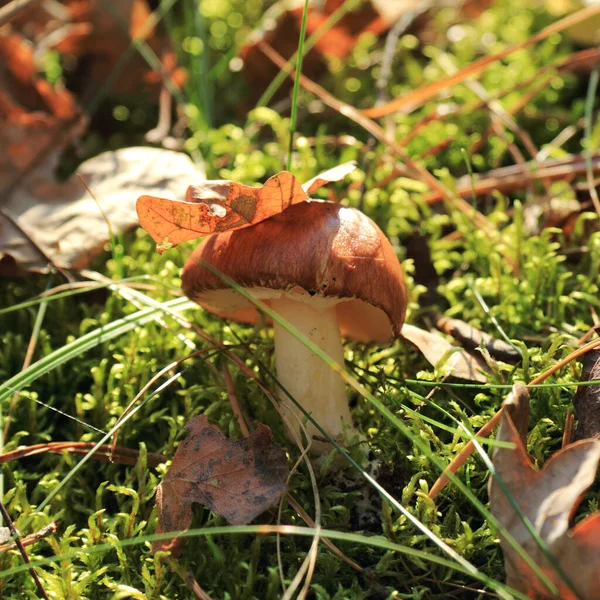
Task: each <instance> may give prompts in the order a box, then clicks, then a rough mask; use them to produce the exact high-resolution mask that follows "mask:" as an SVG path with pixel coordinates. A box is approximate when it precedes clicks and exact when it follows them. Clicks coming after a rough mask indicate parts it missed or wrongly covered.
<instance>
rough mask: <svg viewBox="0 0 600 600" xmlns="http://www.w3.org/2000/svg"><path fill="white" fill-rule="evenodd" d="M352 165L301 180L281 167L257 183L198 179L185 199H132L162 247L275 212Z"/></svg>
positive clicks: (304, 198) (304, 197)
mask: <svg viewBox="0 0 600 600" xmlns="http://www.w3.org/2000/svg"><path fill="white" fill-rule="evenodd" d="M355 166H356V165H355V164H354V163H353V162H351V163H344V164H342V165H339V166H338V167H335V168H333V169H330V170H329V171H326V172H325V173H321V174H320V175H317V176H316V177H314V178H313V179H311V180H310V181H308V182H307V183H306V184H304V186H301V185H300V182H299V181H298V180H297V179H296V178H295V177H294V176H293V175H292V174H291V173H289V172H288V171H282V172H281V173H278V174H277V175H273V177H270V178H269V179H267V181H266V182H265V184H264V185H263V186H262V187H253V186H250V185H244V184H242V183H237V182H235V181H228V180H207V181H203V182H202V183H200V184H199V185H193V186H190V187H189V188H188V190H187V193H186V195H185V201H177V200H175V201H173V200H169V199H166V198H157V197H154V196H142V197H140V198H138V201H137V211H138V215H139V218H140V225H141V226H142V227H143V228H144V229H145V230H146V231H147V232H148V233H149V234H150V235H151V236H152V239H153V240H154V241H155V242H156V243H157V244H159V246H158V251H159V252H164V251H165V250H166V249H168V248H171V247H173V246H176V245H177V244H181V243H182V242H187V241H189V240H195V239H197V238H200V237H203V236H205V235H208V234H211V233H221V232H224V231H230V230H232V229H240V228H242V227H249V226H250V225H255V224H256V223H260V222H261V221H264V220H265V219H268V218H270V217H273V216H275V215H278V214H279V213H281V212H283V211H284V210H285V209H286V208H289V207H290V206H293V205H294V204H299V203H300V202H306V201H307V200H309V197H308V193H309V192H313V191H315V190H317V189H318V188H320V187H322V186H323V185H325V184H327V183H330V182H332V181H339V180H340V179H343V178H344V177H345V176H346V175H347V174H348V173H350V172H351V171H352V170H354V168H355ZM305 190H306V191H305Z"/></svg>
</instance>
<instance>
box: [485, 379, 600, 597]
mask: <svg viewBox="0 0 600 600" xmlns="http://www.w3.org/2000/svg"><path fill="white" fill-rule="evenodd" d="M528 421H529V395H528V393H527V390H526V388H525V387H524V386H523V385H520V384H516V385H514V386H513V390H512V392H511V393H510V394H509V395H508V396H507V398H506V400H505V401H504V411H503V414H502V418H501V421H500V430H499V432H498V436H497V439H498V440H500V441H502V442H510V443H512V444H514V448H513V449H510V448H501V447H497V448H496V450H495V451H494V459H493V460H494V466H495V469H496V473H497V475H498V476H499V477H500V478H501V480H502V481H503V482H504V484H505V486H506V488H508V490H509V491H510V494H511V495H512V497H513V498H514V500H515V501H516V503H517V504H518V505H519V507H520V509H521V511H522V512H523V514H524V515H525V517H527V519H528V520H529V521H530V522H531V524H532V526H533V527H534V529H535V531H536V532H537V534H538V535H539V536H540V537H541V538H542V540H544V542H545V543H546V544H547V546H548V548H549V550H550V552H551V553H552V555H553V556H554V560H555V562H556V564H558V565H559V566H560V570H561V571H562V573H563V574H564V575H565V576H566V577H567V578H568V579H569V581H570V582H571V584H572V585H573V586H574V588H575V590H576V591H577V594H575V593H574V591H573V590H572V589H571V587H569V585H568V584H567V583H566V582H565V580H564V577H563V575H561V574H559V573H558V572H557V571H556V570H555V568H554V566H553V565H552V563H551V562H550V561H549V560H548V558H547V557H546V555H545V554H544V553H543V552H542V550H541V549H540V547H539V545H538V543H537V542H536V541H535V540H534V539H533V538H532V536H531V534H530V533H529V531H528V530H527V528H526V527H525V525H524V523H523V522H522V520H521V519H520V518H519V516H518V514H517V513H516V511H515V509H514V508H513V506H512V504H511V503H510V501H509V499H508V497H507V495H506V494H505V492H504V491H503V489H502V487H501V486H500V484H499V483H498V481H497V479H496V478H495V477H494V478H492V479H490V508H491V511H492V513H493V514H494V516H495V517H496V518H497V519H498V520H499V521H500V522H501V523H502V524H503V525H504V526H505V527H506V528H507V529H508V531H509V532H510V534H511V535H512V536H513V537H514V538H515V539H516V541H517V542H518V543H519V544H520V545H521V547H522V548H523V549H524V550H525V551H526V552H527V554H528V555H529V556H530V557H531V558H532V559H533V560H534V561H535V562H536V563H537V565H538V566H539V567H540V568H541V570H542V571H543V572H544V574H545V575H546V576H547V577H548V579H549V580H550V581H551V582H552V583H553V584H554V585H555V586H556V588H557V589H558V594H556V595H554V594H552V593H550V592H549V591H548V589H547V588H546V586H545V585H544V584H543V583H542V581H540V579H539V578H538V577H537V575H536V574H535V573H534V571H533V570H532V569H531V568H530V567H529V566H528V565H527V564H526V563H525V562H524V561H523V559H522V558H521V557H520V556H519V555H518V554H517V553H516V552H515V551H514V550H513V549H512V548H511V546H510V545H509V544H508V543H507V542H506V540H505V539H503V538H501V546H502V550H503V551H504V558H505V562H506V575H507V581H506V583H507V584H508V585H509V586H511V587H512V588H515V589H516V590H519V591H520V592H523V593H524V594H526V595H527V596H528V597H529V598H535V599H537V600H544V599H546V598H548V599H550V598H560V599H561V600H576V599H577V600H600V585H599V581H600V513H598V512H597V513H594V514H592V515H590V516H588V517H586V518H584V519H583V520H582V521H580V522H579V523H577V524H576V525H575V527H573V528H572V529H570V520H571V517H572V516H573V514H574V513H575V510H576V508H577V505H578V504H579V502H580V500H581V497H582V494H583V493H584V492H585V490H586V489H587V488H588V487H589V486H590V485H591V484H592V483H593V481H594V479H595V477H596V471H597V469H598V463H599V461H600V441H598V440H583V441H580V442H576V443H574V444H571V445H570V446H567V447H566V448H564V449H563V450H560V451H559V452H557V453H556V454H555V455H554V456H553V457H552V458H551V459H550V460H549V461H548V462H547V463H546V465H544V468H543V469H542V470H541V471H539V470H538V469H536V468H535V467H534V465H533V463H532V460H531V459H530V457H529V456H528V454H527V449H526V446H525V441H524V440H525V433H526V431H527V425H528Z"/></svg>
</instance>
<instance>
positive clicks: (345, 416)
mask: <svg viewBox="0 0 600 600" xmlns="http://www.w3.org/2000/svg"><path fill="white" fill-rule="evenodd" d="M290 295H291V294H282V295H281V297H280V298H278V299H276V300H271V306H272V308H273V310H275V311H276V312H277V313H279V314H280V315H281V316H282V317H283V318H284V319H285V320H286V321H287V322H288V323H290V324H291V325H293V326H294V327H295V328H296V329H298V330H299V331H300V332H301V333H303V334H304V335H305V336H306V337H307V338H308V339H309V340H311V341H312V342H313V343H314V344H316V345H317V346H318V347H319V348H320V349H321V350H323V352H325V354H327V355H328V356H329V357H330V358H332V359H333V360H334V361H335V362H336V363H337V364H338V365H341V366H343V364H344V348H343V346H342V340H341V336H340V329H339V325H338V319H337V314H336V307H335V304H333V303H327V304H325V303H323V304H321V305H320V306H317V307H315V306H311V305H310V304H309V303H310V301H311V298H310V297H309V296H300V295H297V298H298V299H292V298H290ZM304 298H306V300H305V299H304ZM274 327H275V363H276V368H277V377H278V379H279V381H280V382H281V384H282V385H283V387H284V388H285V389H286V390H287V391H288V392H289V393H290V394H291V395H292V396H293V397H294V398H295V399H296V401H297V402H298V403H299V404H301V405H302V407H303V408H304V409H305V410H306V411H307V412H309V413H310V414H311V416H312V417H313V419H314V420H315V421H316V422H317V423H319V425H320V426H321V427H322V428H323V429H324V430H325V431H326V432H327V433H328V434H329V435H330V436H331V437H333V438H334V439H335V438H337V439H340V438H341V437H342V434H343V433H351V434H352V433H354V429H353V428H352V417H351V415H350V409H349V407H348V398H347V396H346V388H345V384H344V381H343V379H342V378H341V377H340V375H339V374H338V373H337V372H336V371H334V370H333V369H332V368H331V367H329V366H328V365H327V364H326V363H325V362H324V361H322V360H321V359H320V358H319V357H318V356H316V355H315V354H313V352H311V351H310V350H309V349H308V348H307V347H306V346H305V345H304V344H303V343H302V342H300V341H299V340H298V339H296V338H295V337H294V336H293V335H292V334H290V333H288V332H287V331H286V330H285V329H284V328H283V326H281V325H280V324H279V323H275V324H274ZM280 397H281V398H282V400H283V404H284V411H285V412H286V413H287V416H288V419H289V421H290V424H291V425H292V427H294V428H295V429H296V431H297V432H300V431H301V427H300V424H299V422H298V419H300V420H301V419H303V418H304V415H303V414H302V413H301V412H300V410H298V409H297V408H296V407H295V406H294V405H293V403H292V401H291V400H290V399H289V398H288V397H287V396H286V394H285V393H284V392H283V391H281V392H280ZM306 428H307V432H308V435H309V436H311V437H312V436H314V435H317V436H320V435H321V434H320V432H319V430H318V429H317V428H316V427H315V426H314V425H313V424H312V423H311V422H310V421H307V422H306ZM349 428H350V429H349ZM321 437H322V436H321ZM328 450H331V445H330V444H325V443H320V442H314V441H313V444H312V451H313V452H315V453H319V454H321V453H323V452H326V451H328Z"/></svg>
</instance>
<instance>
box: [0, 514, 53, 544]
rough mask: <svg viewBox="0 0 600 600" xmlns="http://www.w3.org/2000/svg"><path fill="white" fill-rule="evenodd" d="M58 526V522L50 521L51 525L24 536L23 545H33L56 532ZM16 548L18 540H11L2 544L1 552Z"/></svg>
mask: <svg viewBox="0 0 600 600" xmlns="http://www.w3.org/2000/svg"><path fill="white" fill-rule="evenodd" d="M56 528H57V524H56V522H55V521H52V523H50V524H49V525H46V526H45V527H42V528H41V529H40V530H39V531H36V532H34V533H31V534H29V535H28V536H26V537H24V538H23V539H22V540H21V543H22V544H23V546H31V545H32V544H35V543H36V542H39V541H40V540H41V539H43V538H45V537H46V536H48V535H50V534H52V533H54V532H55V531H56ZM15 548H18V546H17V543H16V542H11V543H9V544H0V552H6V551H7V550H14V549H15Z"/></svg>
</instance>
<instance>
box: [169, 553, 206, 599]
mask: <svg viewBox="0 0 600 600" xmlns="http://www.w3.org/2000/svg"><path fill="white" fill-rule="evenodd" d="M167 562H168V563H169V566H170V567H171V569H172V570H173V571H174V572H175V573H177V575H179V577H181V579H183V581H185V583H186V584H187V586H188V587H189V588H190V590H192V592H194V595H195V596H196V598H198V599H199V600H212V598H211V597H210V596H209V595H208V594H207V593H206V592H205V591H204V590H203V589H202V588H201V587H200V584H199V583H198V582H197V581H196V578H195V577H194V576H193V575H192V573H191V572H190V571H188V570H187V569H184V568H183V567H180V566H179V563H178V562H177V560H176V559H174V558H168V559H167Z"/></svg>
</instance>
